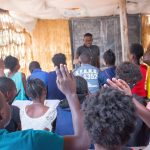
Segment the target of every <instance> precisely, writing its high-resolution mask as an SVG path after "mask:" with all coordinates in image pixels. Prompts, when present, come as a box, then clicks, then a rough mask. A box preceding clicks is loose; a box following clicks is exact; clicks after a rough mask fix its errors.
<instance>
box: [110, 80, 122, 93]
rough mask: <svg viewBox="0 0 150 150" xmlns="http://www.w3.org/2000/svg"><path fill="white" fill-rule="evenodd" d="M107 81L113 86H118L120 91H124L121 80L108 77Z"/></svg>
mask: <svg viewBox="0 0 150 150" xmlns="http://www.w3.org/2000/svg"><path fill="white" fill-rule="evenodd" d="M107 82H108V83H109V85H110V86H111V87H113V88H116V89H118V90H120V91H123V89H122V88H121V85H119V82H118V81H117V79H115V78H113V79H112V81H111V80H110V79H107Z"/></svg>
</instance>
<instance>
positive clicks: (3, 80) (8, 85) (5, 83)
mask: <svg viewBox="0 0 150 150" xmlns="http://www.w3.org/2000/svg"><path fill="white" fill-rule="evenodd" d="M13 89H16V85H15V83H14V81H13V80H12V79H10V78H7V77H0V91H1V92H2V93H3V94H4V95H5V94H6V93H7V92H10V91H12V90H13Z"/></svg>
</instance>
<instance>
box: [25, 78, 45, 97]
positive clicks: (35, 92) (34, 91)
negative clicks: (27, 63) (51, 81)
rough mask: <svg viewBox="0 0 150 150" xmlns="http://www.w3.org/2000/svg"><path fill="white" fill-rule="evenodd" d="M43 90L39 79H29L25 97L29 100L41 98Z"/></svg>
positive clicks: (43, 85)
mask: <svg viewBox="0 0 150 150" xmlns="http://www.w3.org/2000/svg"><path fill="white" fill-rule="evenodd" d="M43 90H46V87H45V84H44V82H43V81H41V80H40V79H30V80H29V81H28V82H27V95H28V97H30V98H31V99H37V98H41V96H42V93H43Z"/></svg>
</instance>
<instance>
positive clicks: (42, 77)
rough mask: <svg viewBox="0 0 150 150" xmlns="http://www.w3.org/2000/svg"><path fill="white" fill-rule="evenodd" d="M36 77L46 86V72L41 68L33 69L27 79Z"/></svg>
mask: <svg viewBox="0 0 150 150" xmlns="http://www.w3.org/2000/svg"><path fill="white" fill-rule="evenodd" d="M36 78H37V79H40V80H42V81H43V82H44V84H45V86H46V87H47V86H48V73H47V72H45V71H42V70H41V69H34V70H33V71H32V73H31V75H30V76H29V77H28V79H27V80H30V79H36Z"/></svg>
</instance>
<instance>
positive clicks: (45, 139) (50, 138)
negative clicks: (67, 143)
mask: <svg viewBox="0 0 150 150" xmlns="http://www.w3.org/2000/svg"><path fill="white" fill-rule="evenodd" d="M32 134H33V137H34V139H33V141H34V142H35V143H36V144H37V146H43V149H44V148H46V149H49V147H51V149H60V150H63V147H64V146H63V145H64V138H63V137H61V136H58V135H56V134H54V133H52V132H48V131H44V130H43V131H42V130H35V131H33V133H32Z"/></svg>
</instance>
